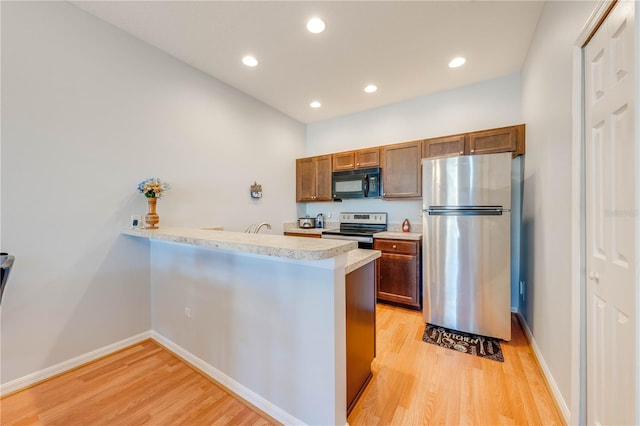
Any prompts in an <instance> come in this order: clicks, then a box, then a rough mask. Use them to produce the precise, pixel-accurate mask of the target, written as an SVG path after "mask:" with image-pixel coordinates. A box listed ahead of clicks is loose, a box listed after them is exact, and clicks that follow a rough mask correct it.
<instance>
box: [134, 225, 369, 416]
mask: <svg viewBox="0 0 640 426" xmlns="http://www.w3.org/2000/svg"><path fill="white" fill-rule="evenodd" d="M124 234H125V235H129V236H133V237H141V238H145V239H148V240H149V251H150V259H149V262H150V265H149V266H150V283H151V284H150V286H151V312H152V314H151V316H152V318H151V328H152V330H153V333H154V336H153V337H154V338H155V339H157V340H158V341H159V343H161V344H163V345H165V346H167V347H168V348H169V349H170V350H172V351H174V352H175V353H176V354H178V355H180V356H182V357H183V358H185V359H186V360H187V361H189V362H191V363H192V364H193V365H195V366H196V367H198V368H199V369H200V370H202V371H203V372H205V373H206V374H208V375H210V376H211V377H212V378H214V379H215V380H216V381H218V382H219V383H221V384H222V385H224V386H226V387H227V388H229V389H230V390H232V391H233V392H234V393H236V394H238V395H239V396H240V397H242V398H244V399H245V400H247V401H248V402H250V403H251V404H253V405H255V406H256V407H257V408H259V409H261V410H263V411H264V412H266V413H267V414H269V415H271V416H272V417H274V418H275V419H276V420H278V421H280V422H283V423H285V424H342V425H344V424H346V400H347V395H346V381H347V371H346V370H347V368H346V362H347V361H346V358H347V355H346V352H347V345H346V328H347V326H346V318H345V317H346V315H345V309H347V306H346V305H347V302H346V297H345V282H346V279H345V275H346V274H349V273H351V272H353V271H356V270H360V269H361V268H362V269H363V270H364V269H365V267H366V268H373V264H372V261H373V260H375V259H376V258H378V257H379V256H380V253H379V252H377V251H372V250H359V249H356V247H357V244H356V243H355V242H347V241H339V240H328V239H311V238H297V237H285V236H281V235H268V234H247V233H239V232H226V231H211V230H201V229H184V228H161V229H155V230H144V229H140V230H136V229H132V230H127V231H125V232H124ZM371 276H373V274H371Z"/></svg>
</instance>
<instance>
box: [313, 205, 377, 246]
mask: <svg viewBox="0 0 640 426" xmlns="http://www.w3.org/2000/svg"><path fill="white" fill-rule="evenodd" d="M386 230H387V214H386V213H340V229H327V230H326V231H322V238H333V239H335V240H351V241H357V242H358V248H365V249H372V248H373V234H375V233H377V232H382V231H386Z"/></svg>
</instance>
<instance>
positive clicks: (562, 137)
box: [521, 1, 595, 418]
mask: <svg viewBox="0 0 640 426" xmlns="http://www.w3.org/2000/svg"><path fill="white" fill-rule="evenodd" d="M594 8H595V2H584V1H580V2H573V1H569V2H547V3H546V4H545V6H544V9H543V12H542V16H541V18H540V21H539V22H538V28H537V30H536V34H535V38H534V40H533V43H532V45H531V47H530V50H529V53H528V55H527V59H526V61H525V64H524V67H523V70H522V105H523V108H522V112H523V118H524V121H525V122H526V123H527V155H526V156H525V183H524V201H523V234H522V240H523V241H522V244H523V252H522V278H521V279H523V280H525V281H526V294H525V299H524V300H523V301H521V310H522V313H523V315H524V317H525V319H526V321H527V324H528V326H529V328H530V329H531V332H532V334H533V337H534V339H535V342H536V344H537V346H538V348H539V350H540V352H541V354H542V356H543V360H542V361H543V362H544V363H545V364H546V366H547V367H548V369H549V371H550V373H551V375H552V377H553V381H554V382H555V385H556V386H557V389H558V390H559V392H560V393H561V396H562V399H563V400H564V401H563V403H564V406H563V407H561V408H563V410H564V411H565V414H566V413H567V405H568V404H569V402H570V401H571V371H572V369H571V365H572V363H574V362H578V360H572V359H571V351H570V346H569V345H570V342H571V309H570V307H571V177H572V176H573V175H574V174H573V172H572V170H571V167H572V159H571V154H572V145H571V143H572V133H571V130H572V129H571V127H572V121H571V120H572V110H571V107H572V104H571V102H572V93H571V88H572V78H573V74H572V72H573V62H572V61H573V47H574V44H575V41H576V39H577V37H578V35H579V33H580V30H581V29H582V27H583V26H584V24H585V23H586V21H587V19H588V17H589V15H590V14H591V12H592V11H593V9H594ZM561 405H562V404H561ZM576 418H577V417H576Z"/></svg>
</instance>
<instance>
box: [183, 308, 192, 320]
mask: <svg viewBox="0 0 640 426" xmlns="http://www.w3.org/2000/svg"><path fill="white" fill-rule="evenodd" d="M184 316H185V317H187V318H191V308H184Z"/></svg>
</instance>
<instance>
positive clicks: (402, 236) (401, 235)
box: [373, 231, 422, 241]
mask: <svg viewBox="0 0 640 426" xmlns="http://www.w3.org/2000/svg"><path fill="white" fill-rule="evenodd" d="M373 238H388V239H393V240H411V241H420V240H421V239H422V233H421V232H389V231H384V232H378V233H375V234H373Z"/></svg>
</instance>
